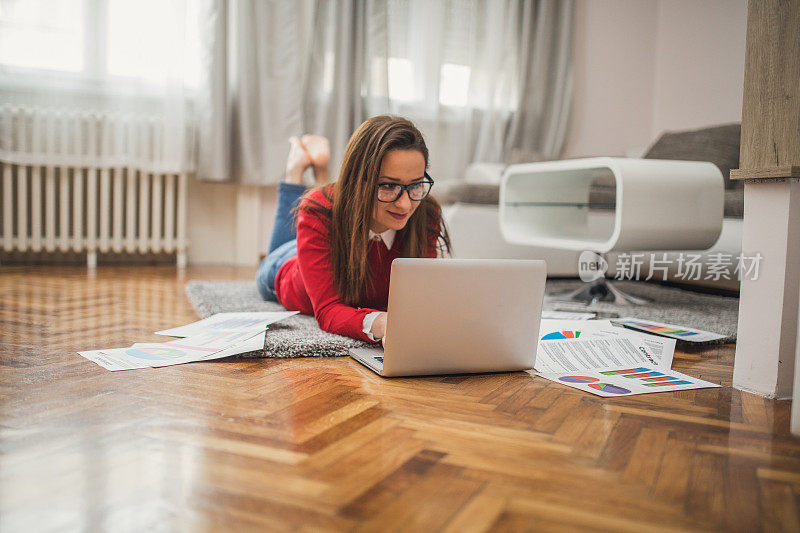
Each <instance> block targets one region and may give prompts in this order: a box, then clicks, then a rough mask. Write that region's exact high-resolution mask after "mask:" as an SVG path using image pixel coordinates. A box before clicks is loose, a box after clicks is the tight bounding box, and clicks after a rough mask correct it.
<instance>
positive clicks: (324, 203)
mask: <svg viewBox="0 0 800 533" xmlns="http://www.w3.org/2000/svg"><path fill="white" fill-rule="evenodd" d="M332 206H333V185H326V186H325V187H321V188H319V189H312V190H311V191H309V192H307V193H306V194H305V195H304V196H303V199H302V200H301V202H300V209H312V210H318V209H323V210H330V209H331V207H332Z"/></svg>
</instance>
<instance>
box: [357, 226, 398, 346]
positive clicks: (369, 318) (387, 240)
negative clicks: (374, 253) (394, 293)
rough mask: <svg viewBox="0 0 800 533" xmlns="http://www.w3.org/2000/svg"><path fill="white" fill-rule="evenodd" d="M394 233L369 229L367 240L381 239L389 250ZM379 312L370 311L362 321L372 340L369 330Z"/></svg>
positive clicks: (390, 230) (395, 232)
mask: <svg viewBox="0 0 800 533" xmlns="http://www.w3.org/2000/svg"><path fill="white" fill-rule="evenodd" d="M396 234H397V231H396V230H393V229H387V230H386V231H384V232H383V233H375V232H374V231H372V230H369V240H371V241H383V244H384V245H386V249H387V250H391V249H392V245H393V244H394V237H395V235H396ZM379 314H380V312H379V311H373V312H372V313H369V314H367V315H366V316H365V317H364V322H363V323H362V327H363V331H364V333H366V335H367V337H369V339H370V340H372V341H376V340H378V339H376V338H375V337H373V336H372V332H371V331H370V330H371V329H372V323H373V322H375V319H376V318H378V315H379Z"/></svg>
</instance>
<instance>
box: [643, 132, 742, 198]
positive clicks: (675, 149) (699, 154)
mask: <svg viewBox="0 0 800 533" xmlns="http://www.w3.org/2000/svg"><path fill="white" fill-rule="evenodd" d="M741 135H742V125H741V124H738V123H736V124H726V125H723V126H714V127H711V128H702V129H698V130H687V131H674V132H669V131H668V132H665V133H664V134H662V135H661V137H659V138H658V140H657V141H656V142H655V143H653V145H652V146H651V147H650V148H649V149H648V150H647V152H646V153H645V155H644V158H645V159H678V160H684V161H710V162H712V163H714V164H715V165H717V168H719V170H720V171H721V172H722V176H723V178H724V179H725V188H726V189H742V188H743V187H744V185H743V184H742V182H741V181H738V180H731V179H730V177H731V169H732V168H739V140H740V138H741Z"/></svg>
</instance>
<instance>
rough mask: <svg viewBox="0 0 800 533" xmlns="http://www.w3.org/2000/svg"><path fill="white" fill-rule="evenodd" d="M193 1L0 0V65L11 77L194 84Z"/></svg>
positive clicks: (196, 40) (196, 75)
mask: <svg viewBox="0 0 800 533" xmlns="http://www.w3.org/2000/svg"><path fill="white" fill-rule="evenodd" d="M200 61H201V49H200V39H199V3H198V1H197V0H183V1H180V0H175V1H170V2H163V1H160V0H135V1H134V0H0V64H2V65H3V66H5V67H9V68H11V69H13V71H14V73H15V77H17V75H18V76H21V77H23V78H24V77H25V76H26V75H28V76H32V77H35V76H41V75H49V76H51V77H52V76H53V75H58V74H62V75H63V77H64V78H68V79H72V80H73V81H81V80H82V81H88V80H94V81H96V80H104V81H109V82H112V83H114V82H117V83H125V82H126V81H131V80H135V81H138V82H143V83H145V84H151V85H161V84H163V83H166V82H174V81H175V80H182V82H183V84H184V85H186V86H188V87H197V85H198V84H199V80H200Z"/></svg>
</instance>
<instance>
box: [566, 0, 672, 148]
mask: <svg viewBox="0 0 800 533" xmlns="http://www.w3.org/2000/svg"><path fill="white" fill-rule="evenodd" d="M657 8H658V5H657V3H656V2H655V1H654V0H643V1H631V0H603V1H598V0H576V3H575V40H574V93H573V101H572V112H571V115H570V126H569V133H568V134H567V140H566V143H565V146H564V154H563V155H564V157H582V156H594V155H624V153H625V150H626V149H627V148H629V147H631V146H637V145H640V144H643V143H646V142H647V140H648V139H649V137H650V132H651V130H652V122H651V121H652V118H651V117H652V114H653V83H654V79H655V65H654V57H655V46H656V43H655V39H654V36H655V33H656V28H657V14H658V9H657Z"/></svg>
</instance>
